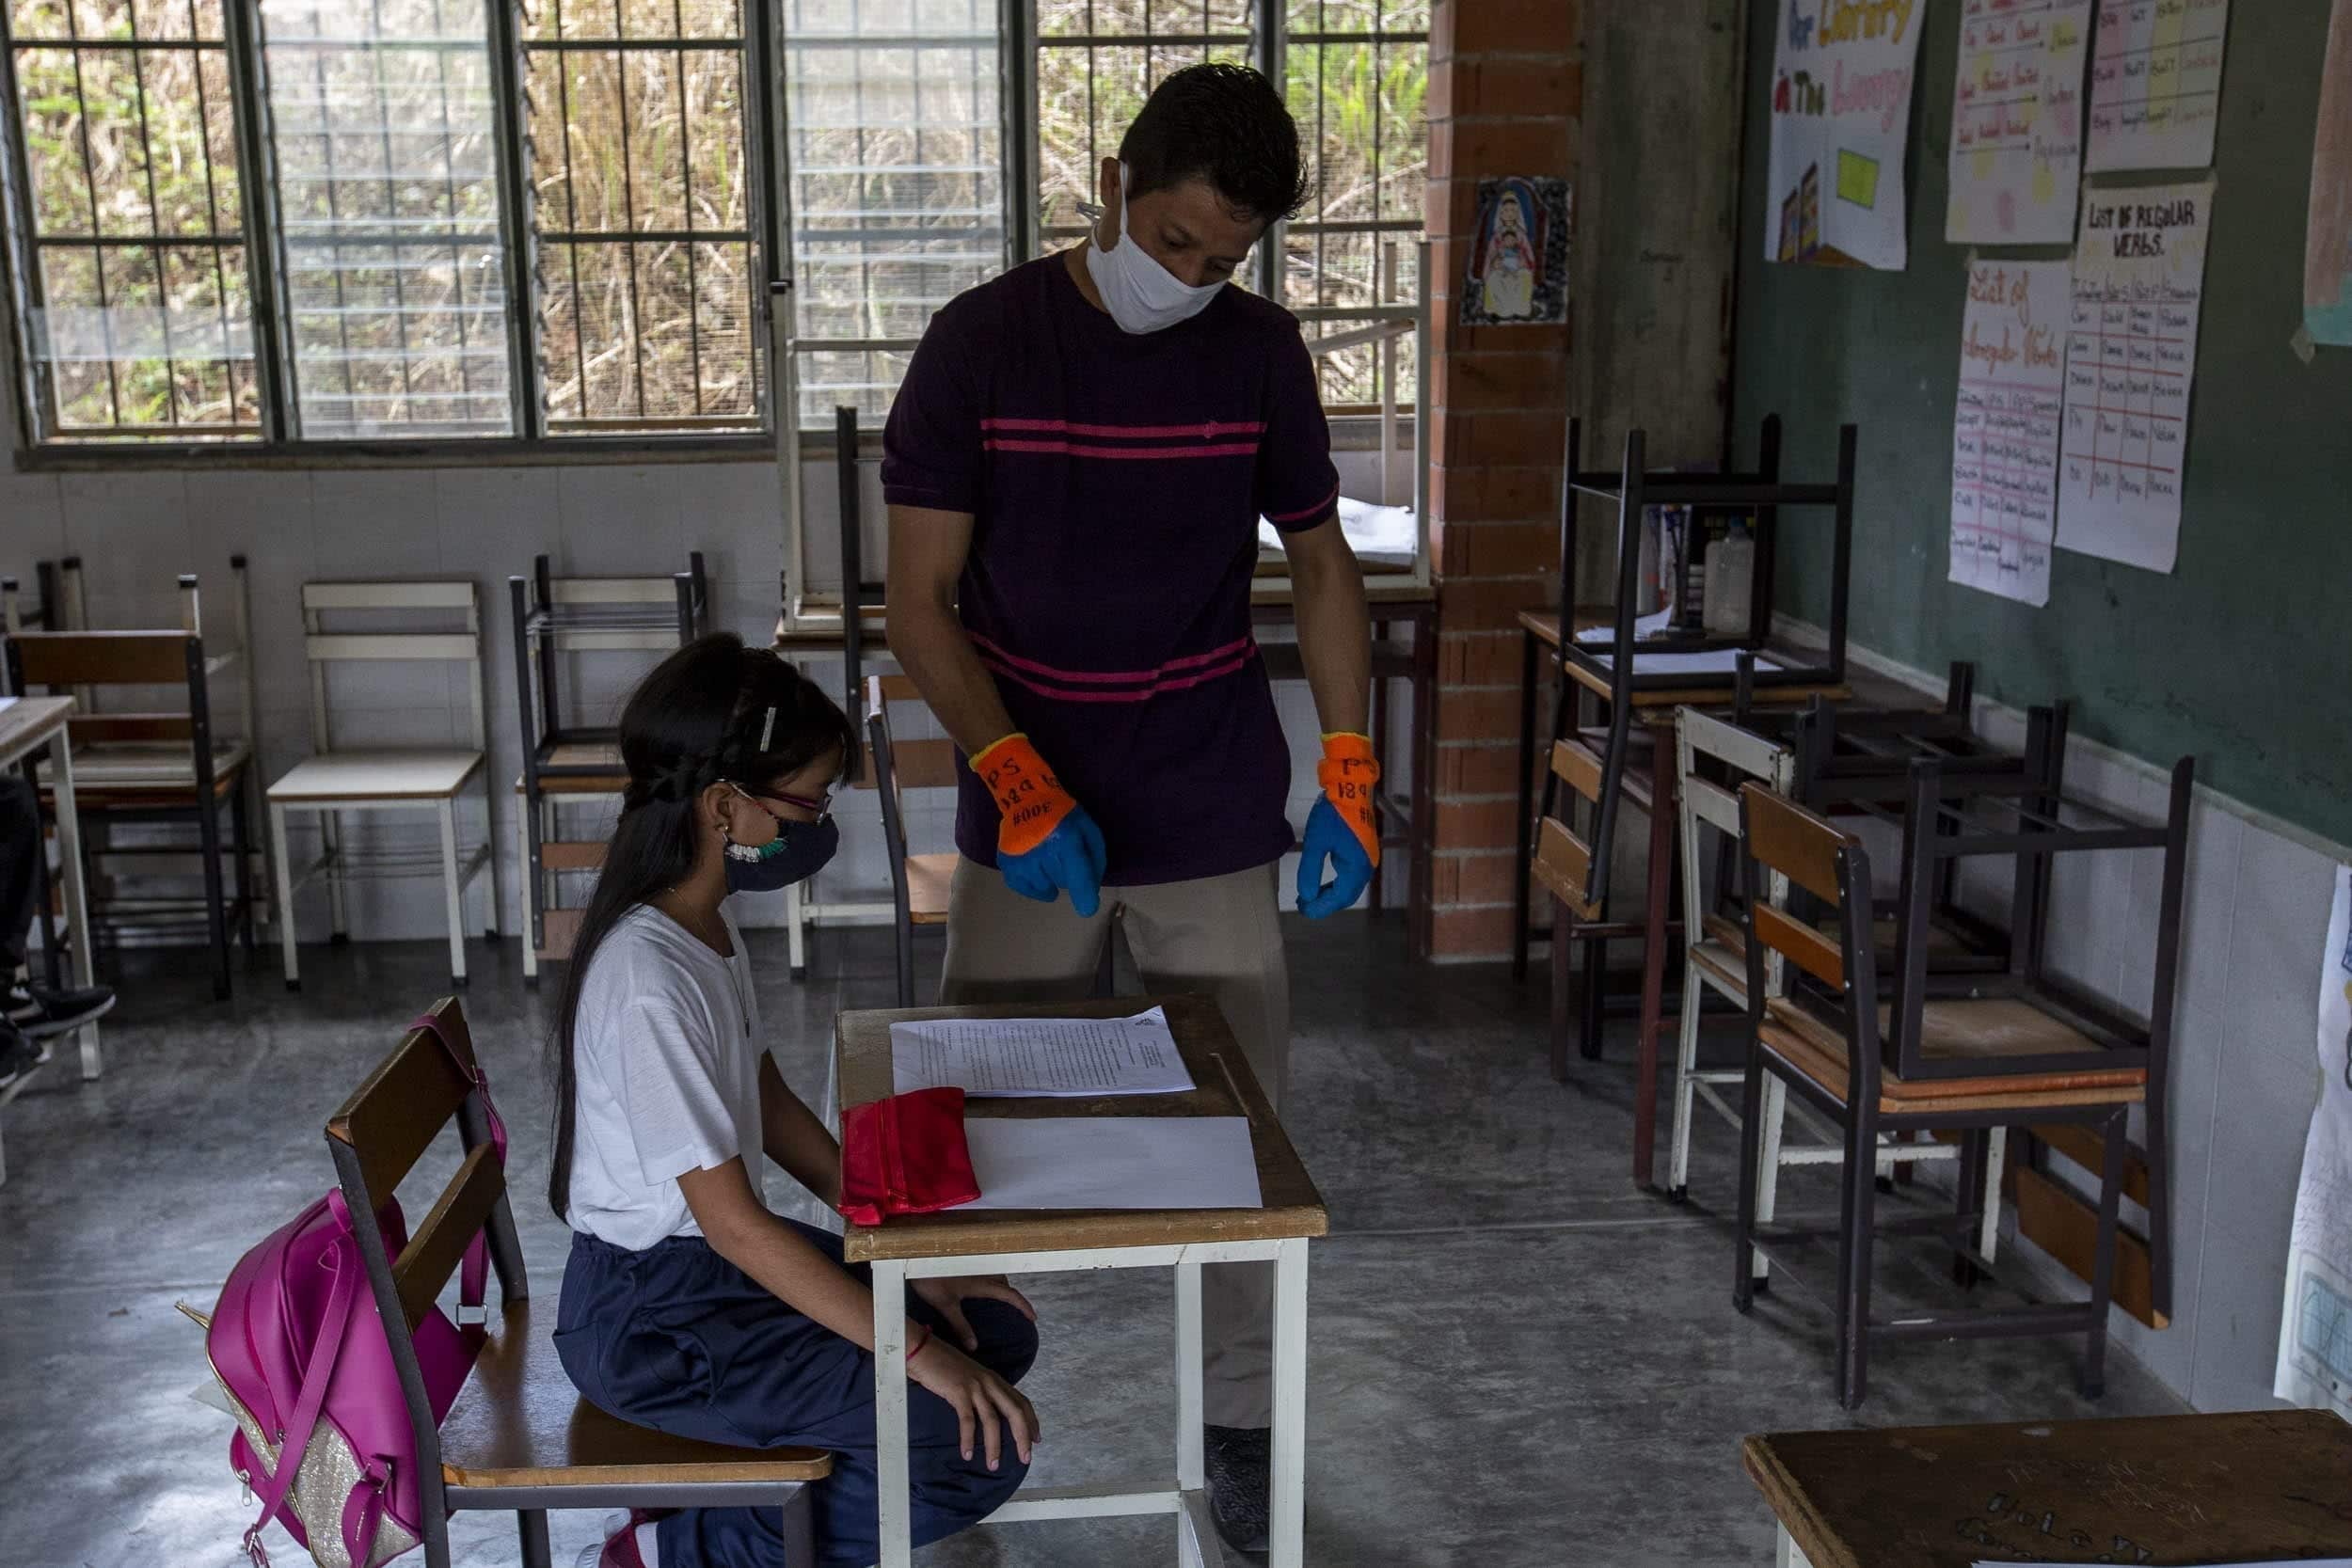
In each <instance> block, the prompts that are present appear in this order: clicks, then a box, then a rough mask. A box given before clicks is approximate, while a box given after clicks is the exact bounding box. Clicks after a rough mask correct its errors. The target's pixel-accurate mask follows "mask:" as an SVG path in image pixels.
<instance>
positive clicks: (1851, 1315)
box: [1732, 759, 2188, 1409]
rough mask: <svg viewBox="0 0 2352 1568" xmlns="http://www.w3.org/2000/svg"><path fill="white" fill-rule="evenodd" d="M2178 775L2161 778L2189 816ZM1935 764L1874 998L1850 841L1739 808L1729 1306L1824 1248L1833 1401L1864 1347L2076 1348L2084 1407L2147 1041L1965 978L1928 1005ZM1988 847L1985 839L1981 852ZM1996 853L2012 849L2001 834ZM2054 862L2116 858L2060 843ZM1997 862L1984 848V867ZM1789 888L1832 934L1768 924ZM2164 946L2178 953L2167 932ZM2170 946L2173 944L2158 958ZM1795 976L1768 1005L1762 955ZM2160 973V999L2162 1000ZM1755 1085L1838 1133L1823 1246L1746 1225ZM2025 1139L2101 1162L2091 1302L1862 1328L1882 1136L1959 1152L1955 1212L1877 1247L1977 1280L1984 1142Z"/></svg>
mask: <svg viewBox="0 0 2352 1568" xmlns="http://www.w3.org/2000/svg"><path fill="white" fill-rule="evenodd" d="M2187 768H2188V764H2187V762H2186V759H2184V760H2183V762H2182V764H2181V766H2180V768H2179V769H2178V770H2177V771H2176V775H2175V777H2176V784H2177V785H2178V799H2179V800H2180V802H2181V805H2182V808H2183V811H2184V813H2185V800H2186V789H2187V783H2186V781H2187ZM1935 771H1936V769H1935V765H1934V764H1933V763H1923V764H1919V765H1916V766H1915V769H1914V773H1915V777H1914V782H1913V808H1914V809H1913V810H1912V812H1911V813H1910V817H1911V831H1910V832H1907V833H1906V837H1905V845H1904V854H1905V875H1904V896H1903V901H1902V909H1901V913H1900V916H1899V920H1900V922H1901V926H1900V931H1899V938H1898V943H1897V951H1896V956H1895V963H1894V965H1893V974H1894V978H1893V983H1892V994H1891V997H1890V999H1889V1001H1888V1002H1887V1003H1886V1004H1884V1005H1882V1004H1881V1002H1880V999H1879V992H1880V978H1879V965H1878V961H1877V958H1876V952H1875V946H1876V944H1875V941H1874V936H1873V924H1874V923H1873V918H1872V908H1871V892H1870V890H1871V882H1870V865H1869V858H1868V856H1867V853H1866V852H1865V850H1864V848H1863V846H1862V844H1861V843H1860V841H1859V840H1858V839H1856V838H1854V837H1852V836H1851V835H1850V834H1847V833H1844V832H1840V831H1839V830H1837V829H1836V828H1835V827H1833V826H1832V825H1831V824H1830V823H1829V822H1828V821H1827V820H1826V819H1825V818H1823V817H1821V816H1817V815H1816V814H1815V813H1813V812H1811V811H1809V810H1807V809H1806V808H1804V807H1803V806H1800V805H1798V804H1796V803H1795V802H1794V801H1791V800H1788V799H1787V798H1785V797H1783V796H1780V795H1776V794H1774V793H1772V791H1771V790H1769V789H1766V788H1764V787H1763V786H1762V785H1761V784H1755V783H1750V784H1743V785H1742V786H1741V787H1740V838H1741V849H1742V856H1741V858H1742V862H1743V865H1744V868H1745V876H1746V888H1747V894H1748V897H1747V909H1746V914H1745V925H1746V931H1745V937H1746V955H1745V958H1746V969H1747V992H1748V1020H1749V1029H1750V1037H1749V1042H1748V1054H1747V1069H1746V1072H1745V1074H1744V1078H1743V1085H1742V1094H1741V1103H1740V1122H1741V1149H1740V1155H1741V1157H1740V1209H1739V1223H1738V1230H1737V1237H1736V1243H1737V1244H1736V1264H1735V1275H1734V1284H1733V1291H1732V1300H1733V1305H1734V1306H1735V1307H1738V1308H1739V1310H1740V1311H1741V1312H1743V1313H1744V1312H1746V1311H1748V1310H1749V1309H1750V1307H1751V1306H1752V1303H1753V1300H1754V1296H1755V1291H1756V1258H1757V1257H1758V1256H1759V1254H1760V1255H1761V1256H1762V1257H1764V1258H1765V1259H1768V1260H1769V1261H1770V1262H1771V1263H1772V1264H1773V1265H1775V1266H1778V1267H1781V1268H1783V1269H1784V1270H1785V1269H1786V1268H1787V1265H1788V1257H1787V1255H1786V1253H1785V1252H1784V1251H1783V1250H1782V1249H1783V1248H1784V1247H1785V1246H1786V1245H1787V1244H1788V1243H1794V1242H1801V1241H1812V1240H1821V1239H1834V1240H1835V1241H1836V1243H1837V1245H1838V1285H1837V1291H1836V1297H1835V1298H1834V1299H1835V1314H1836V1323H1837V1339H1838V1351H1837V1380H1836V1382H1837V1397H1838V1401H1839V1402H1840V1403H1841V1404H1843V1405H1845V1406H1846V1407H1847V1408H1849V1409H1851V1408H1853V1407H1855V1406H1857V1405H1859V1404H1860V1403H1861V1402H1862V1401H1863V1399H1864V1397H1865V1394H1866V1392H1867V1356H1868V1352H1869V1348H1870V1346H1871V1344H1872V1343H1873V1342H1874V1341H1878V1340H1883V1339H1895V1338H1956V1337H1961V1336H1969V1337H1981V1336H1996V1335H2049V1334H2071V1333H2080V1334H2084V1335H2086V1336H2087V1337H2088V1349H2087V1353H2086V1355H2085V1358H2084V1363H2083V1371H2082V1379H2081V1384H2082V1388H2083V1391H2084V1393H2085V1394H2086V1395H2087V1396H2090V1397H2093V1398H2095V1397H2096V1396H2097V1395H2098V1394H2099V1392H2100V1391H2101V1389H2102V1386H2103V1380H2104V1377H2105V1366H2106V1333H2107V1307H2108V1303H2109V1300H2110V1297H2111V1295H2112V1293H2113V1285H2114V1278H2115V1259H2116V1237H2117V1224H2118V1212H2119V1207H2120V1200H2121V1197H2122V1181H2123V1171H2124V1162H2125V1155H2126V1149H2127V1136H2126V1120H2127V1115H2128V1112H2129V1110H2130V1107H2131V1106H2133V1105H2135V1104H2137V1103H2139V1102H2140V1101H2142V1100H2143V1099H2145V1098H2146V1097H2147V1093H2148V1087H2149V1085H2150V1082H2151V1077H2152V1072H2151V1064H2152V1052H2151V1049H2150V1042H2149V1040H2148V1038H2147V1037H2146V1035H2145V1034H2144V1033H2143V1034H2141V1035H2139V1036H2138V1037H2137V1038H2135V1037H2134V1036H2133V1034H2132V1032H2131V1031H2130V1029H2129V1026H2128V1025H2127V1024H2122V1023H2121V1022H2120V1021H2115V1020H2111V1019H2104V1018H2100V1017H2097V1016H2095V1015H2094V1013H2093V1011H2092V1010H2091V1009H2090V1007H2088V1006H2083V1005H2080V1004H2079V1003H2076V1004H2070V1003H2069V1002H2068V1001H2067V1000H2065V999H2063V998H2061V997H2059V996H2058V995H2056V994H2054V993H2053V992H2052V991H2051V990H2048V989H2045V988H2043V987H2041V986H2039V985H2021V986H2017V987H2014V988H1998V989H2001V990H2003V991H2004V993H2003V994H1994V995H1985V994H1980V993H1981V992H1982V991H1984V990H1989V989H1995V988H1988V987H1986V986H1985V985H1983V984H1982V982H1981V979H1980V977H1970V978H1969V991H1968V994H1965V995H1962V996H1954V997H1938V998H1934V999H1931V996H1930V993H1929V989H1928V983H1927V982H1928V972H1927V952H1926V944H1925V941H1924V935H1925V927H1926V922H1925V920H1924V918H1922V914H1923V911H1924V910H1925V909H1926V907H1927V904H1928V900H1929V897H1930V889H1929V887H1928V885H1927V881H1926V879H1924V878H1923V877H1921V876H1920V875H1919V873H1920V871H1921V869H1922V867H1924V866H1928V865H1931V863H1932V859H1933V858H1934V857H1935V856H1936V855H1938V854H1940V853H1944V852H1947V851H1946V850H1945V849H1944V848H1943V847H1944V846H1946V845H1948V844H1950V843H1953V842H1955V841H1956V839H1957V837H1958V835H1950V836H1947V835H1946V834H1943V833H1940V832H1937V831H1936V830H1937V826H1938V823H1939V819H1940V817H1941V816H1942V814H1943V813H1944V811H1945V810H1946V808H1945V807H1944V806H1943V804H1942V800H1943V797H1942V796H1941V795H1939V794H1938V793H1937V791H1939V790H1940V789H1942V788H1944V787H1945V786H1944V785H1943V784H1941V782H1940V781H1939V780H1938V779H1937V778H1936V777H1935V776H1934V775H1935ZM1988 836H1989V835H1988ZM2007 836H2010V837H2014V836H2020V835H2014V834H2012V835H2007ZM2049 842H2050V844H2051V847H2122V846H2121V845H2117V846H2105V845H2093V844H2084V845H2080V846H2074V845H2067V846H2061V845H2059V844H2058V839H2057V837H2056V836H2053V837H2052V838H2051V840H2050V841H2049ZM1980 848H1981V849H1982V850H1983V852H1994V849H1995V848H1997V847H1980ZM1773 877H1785V878H1786V879H1788V882H1789V883H1790V884H1792V885H1793V887H1794V888H1796V889H1799V890H1802V891H1803V892H1804V893H1806V894H1809V895H1812V896H1813V897H1814V898H1816V899H1818V900H1820V904H1821V905H1822V906H1823V907H1824V908H1826V909H1827V910H1828V911H1830V912H1831V914H1832V915H1833V917H1834V918H1835V921H1836V935H1835V936H1830V935H1825V934H1824V933H1823V932H1822V931H1821V930H1820V929H1819V928H1817V927H1814V926H1812V925H1808V924H1805V923H1804V922H1803V921H1801V920H1799V919H1797V918H1795V917H1794V916H1792V915H1790V914H1789V913H1788V912H1787V911H1785V910H1782V909H1779V908H1776V907H1774V905H1773V902H1772V898H1771V896H1770V894H1769V892H1768V891H1767V890H1768V885H1769V879H1772V878H1773ZM2171 935H2172V936H2173V937H2176V936H2177V919H2176V920H2175V921H2174V922H2172V925H2171ZM2160 940H2164V941H2167V942H2169V938H2165V939H2160ZM1774 954H1776V955H1778V956H1779V957H1780V958H1782V959H1784V960H1786V961H1787V962H1788V963H1789V964H1793V965H1795V966H1796V969H1797V970H1798V971H1799V972H1801V973H1802V974H1804V976H1806V979H1805V981H1804V982H1802V983H1800V982H1797V981H1795V980H1793V979H1792V980H1791V982H1790V983H1788V985H1786V986H1785V987H1783V988H1781V990H1780V994H1778V995H1774V994H1773V993H1772V985H1771V983H1770V980H1769V978H1768V974H1767V970H1766V963H1767V959H1768V957H1769V956H1770V955H1774ZM2169 979H2170V972H2169V969H2167V970H2166V971H2165V972H2164V977H2163V983H2164V985H2165V987H2166V988H2167V989H2169ZM1768 1079H1777V1080H1778V1081H1779V1082H1780V1083H1781V1084H1782V1085H1784V1086H1785V1088H1786V1090H1787V1091H1788V1093H1791V1094H1793V1095H1795V1096H1796V1097H1797V1098H1798V1099H1800V1100H1802V1101H1804V1102H1806V1103H1807V1104H1809V1105H1810V1106H1811V1107H1812V1108H1813V1109H1814V1110H1815V1111H1816V1112H1818V1113H1819V1114H1820V1115H1821V1116H1822V1117H1824V1118H1826V1119H1827V1120H1829V1121H1830V1122H1832V1123H1833V1124H1835V1125H1836V1126H1837V1127H1838V1128H1839V1129H1840V1131H1841V1132H1842V1133H1843V1136H1844V1172H1843V1182H1842V1188H1843V1196H1842V1201H1841V1208H1840V1224H1839V1226H1838V1227H1837V1228H1836V1230H1832V1231H1819V1230H1816V1231H1804V1230H1796V1229H1789V1228H1785V1227H1772V1228H1770V1229H1769V1230H1768V1229H1766V1228H1765V1227H1762V1226H1761V1225H1760V1224H1759V1222H1758V1219H1757V1208H1758V1198H1759V1180H1758V1179H1759V1174H1760V1172H1761V1169H1762V1160H1761V1156H1762V1147H1761V1145H1762V1139H1763V1130H1764V1117H1763V1115H1762V1112H1763V1097H1764V1088H1765V1084H1766V1081H1767V1080H1768ZM2035 1123H2045V1124H2052V1125H2068V1126H2074V1127H2078V1128H2082V1129H2085V1130H2086V1131H2087V1132H2088V1134H2089V1135H2090V1137H2091V1138H2092V1139H2093V1140H2094V1141H2096V1142H2097V1144H2098V1146H2099V1149H2100V1155H2099V1161H2100V1189H2099V1201H2098V1208H2097V1214H2096V1219H2095V1222H2094V1224H2095V1229H2096V1234H2095V1237H2094V1243H2093V1249H2092V1250H2093V1259H2094V1261H2093V1266H2092V1268H2091V1270H2090V1299H2089V1300H2088V1301H2087V1302H2078V1303H2069V1304H2063V1305H2057V1306H2032V1307H2013V1308H1979V1309H1974V1310H1964V1311H1961V1312H1942V1311H1915V1310H1910V1309H1906V1310H1905V1311H1904V1312H1903V1314H1902V1315H1901V1316H1899V1317H1898V1318H1892V1319H1885V1320H1874V1319H1873V1318H1872V1317H1871V1314H1870V1277H1871V1248H1872V1244H1873V1239H1874V1235H1875V1228H1874V1209H1875V1200H1876V1196H1877V1191H1878V1185H1877V1181H1876V1180H1875V1169H1874V1167H1875V1161H1874V1160H1873V1159H1872V1158H1871V1154H1872V1151H1873V1150H1875V1148H1877V1144H1878V1140H1879V1138H1880V1136H1881V1135H1882V1134H1890V1133H1891V1134H1897V1135H1901V1134H1906V1133H1913V1132H1954V1133H1957V1134H1959V1136H1960V1140H1961V1144H1960V1147H1961V1150H1962V1152H1961V1156H1960V1179H1959V1180H1958V1182H1957V1183H1956V1189H1957V1196H1956V1198H1955V1212H1954V1213H1952V1214H1950V1215H1948V1216H1947V1215H1927V1216H1923V1217H1921V1218H1917V1219H1913V1220H1908V1221H1903V1222H1899V1223H1898V1225H1896V1226H1892V1227H1888V1228H1889V1229H1890V1231H1891V1230H1898V1229H1899V1230H1901V1231H1906V1232H1920V1231H1925V1232H1927V1233H1929V1234H1943V1235H1945V1236H1947V1238H1948V1240H1949V1242H1950V1244H1951V1245H1952V1247H1953V1249H1954V1252H1955V1255H1956V1257H1958V1258H1960V1259H1963V1260H1964V1262H1965V1263H1966V1264H1967V1265H1968V1266H1969V1267H1970V1268H1971V1269H1973V1270H1977V1271H1981V1272H1982V1273H1984V1274H1986V1275H1992V1274H1993V1273H1994V1269H1993V1264H1992V1260H1991V1259H1988V1258H1985V1257H1984V1256H1983V1255H1982V1254H1981V1253H1980V1252H1979V1251H1978V1250H1976V1249H1974V1248H1972V1247H1971V1246H1970V1245H1969V1243H1968V1237H1969V1236H1970V1234H1971V1233H1972V1232H1975V1231H1976V1230H1978V1229H1979V1227H1980V1226H1981V1223H1982V1219H1983V1215H1982V1212H1981V1210H1982V1208H1983V1206H1984V1199H1983V1196H1982V1194H1983V1190H1984V1182H1983V1180H1982V1175H1983V1171H1984V1168H1985V1164H1986V1161H1987V1158H1988V1149H1987V1138H1988V1134H1989V1132H1990V1131H1991V1130H1993V1129H1994V1128H2004V1127H2019V1126H2026V1125H2031V1124H2035Z"/></svg>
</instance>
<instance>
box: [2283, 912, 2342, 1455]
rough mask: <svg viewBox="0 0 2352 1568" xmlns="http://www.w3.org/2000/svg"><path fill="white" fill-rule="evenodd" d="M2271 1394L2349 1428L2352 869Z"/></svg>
mask: <svg viewBox="0 0 2352 1568" xmlns="http://www.w3.org/2000/svg"><path fill="white" fill-rule="evenodd" d="M2271 1392H2272V1393H2274V1394H2276V1395H2278V1396H2279V1397H2280V1399H2282V1400H2285V1401H2287V1402H2289V1403H2291V1404H2300V1405H2309V1406H2312V1407H2313V1408H2316V1409H2320V1410H2332V1411H2334V1412H2335V1413H2336V1414H2337V1415H2339V1416H2342V1417H2344V1418H2347V1419H2352V869H2347V868H2345V867H2344V866H2341V865H2339V866H2337V867H2336V895H2335V900H2334V902H2333V904H2332V905H2331V906H2330V908H2329V911H2328V934H2327V936H2326V937H2325V938H2324V939H2323V942H2322V945H2321V947H2320V956H2319V1103H2318V1104H2317V1105H2314V1106H2312V1128H2311V1132H2309V1133H2308V1134H2307V1135H2306V1136H2305V1138H2304V1141H2303V1179H2302V1180H2301V1181H2300V1182H2299V1183H2297V1184H2296V1191H2295V1228H2294V1230H2293V1231H2292V1232H2291V1233H2290V1236H2289V1240H2288V1243H2287V1299H2286V1310H2285V1311H2284V1312H2283V1313H2282V1314H2280V1323H2279V1366H2278V1371H2277V1373H2276V1375H2275V1377H2274V1380H2273V1382H2272V1385H2271Z"/></svg>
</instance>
